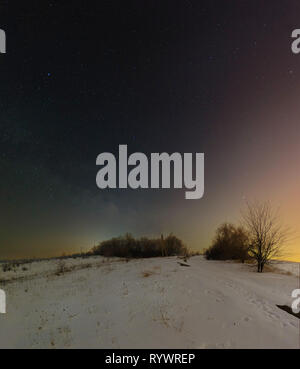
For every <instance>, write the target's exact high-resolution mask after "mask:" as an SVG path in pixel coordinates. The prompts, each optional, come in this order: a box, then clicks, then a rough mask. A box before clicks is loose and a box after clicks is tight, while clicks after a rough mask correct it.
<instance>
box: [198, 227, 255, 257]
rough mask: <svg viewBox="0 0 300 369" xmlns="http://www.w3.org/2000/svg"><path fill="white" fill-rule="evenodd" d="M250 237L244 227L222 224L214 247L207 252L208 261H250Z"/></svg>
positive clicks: (214, 241)
mask: <svg viewBox="0 0 300 369" xmlns="http://www.w3.org/2000/svg"><path fill="white" fill-rule="evenodd" d="M248 246H249V237H248V234H247V232H246V231H245V230H244V228H243V227H235V226H234V225H233V224H228V223H225V224H222V225H221V226H220V227H219V228H218V229H217V232H216V236H215V238H214V240H213V243H212V245H211V246H210V248H209V249H207V250H206V251H205V257H206V259H208V260H241V261H242V262H244V261H245V260H247V259H249V258H250V257H249V254H248V248H249V247H248Z"/></svg>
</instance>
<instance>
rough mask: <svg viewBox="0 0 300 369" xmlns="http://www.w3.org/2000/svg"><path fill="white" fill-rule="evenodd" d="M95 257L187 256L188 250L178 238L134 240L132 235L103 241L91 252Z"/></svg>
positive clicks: (170, 236)
mask: <svg viewBox="0 0 300 369" xmlns="http://www.w3.org/2000/svg"><path fill="white" fill-rule="evenodd" d="M91 254H93V255H102V256H106V257H113V256H117V257H124V258H150V257H158V256H174V255H186V254H187V248H186V247H185V246H184V244H183V242H182V241H181V240H180V239H179V238H177V237H176V236H174V235H172V234H170V235H169V236H167V237H166V238H164V237H163V236H161V237H160V238H147V237H141V238H138V239H136V238H134V237H133V236H132V235H131V234H126V235H125V236H120V237H115V238H112V239H110V240H106V241H102V242H101V243H100V244H99V245H97V246H95V247H94V248H93V249H92V250H91Z"/></svg>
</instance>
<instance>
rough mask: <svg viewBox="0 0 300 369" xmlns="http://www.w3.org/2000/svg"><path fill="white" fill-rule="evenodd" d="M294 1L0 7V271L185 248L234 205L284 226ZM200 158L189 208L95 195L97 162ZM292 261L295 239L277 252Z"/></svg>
mask: <svg viewBox="0 0 300 369" xmlns="http://www.w3.org/2000/svg"><path fill="white" fill-rule="evenodd" d="M299 12H300V3H299V1H297V0H285V1H282V0H281V1H279V0H273V1H272V2H271V1H270V0H269V1H264V0H251V1H238V0H235V1H233V0H227V1H221V0H219V1H215V0H209V1H204V0H203V1H193V0H164V1H161V2H159V1H126V2H125V1H117V0H111V1H101V2H98V4H97V5H95V4H94V3H93V2H89V1H75V0H74V1H72V2H69V3H68V2H58V1H46V0H45V1H43V2H32V1H26V2H24V1H14V0H11V1H9V5H8V1H1V5H0V28H1V29H4V30H5V32H6V37H7V54H0V82H1V85H0V178H1V185H0V209H1V211H0V222H1V228H0V259H1V258H2V259H4V258H23V257H48V256H54V255H61V254H62V253H72V252H79V251H87V250H89V249H90V248H91V247H92V246H93V245H94V244H95V243H97V242H99V241H101V240H104V239H106V238H110V237H113V236H118V235H120V234H124V233H125V232H131V233H132V234H133V235H135V236H141V235H145V236H157V235H160V234H161V233H165V234H166V233H169V232H173V233H175V234H176V235H178V236H179V237H180V238H182V239H183V240H184V241H185V243H186V244H187V245H188V246H189V247H191V248H192V249H195V250H202V249H203V248H206V247H207V246H208V245H209V243H210V241H211V238H212V237H213V234H214V231H215V229H216V227H217V226H218V225H219V224H220V223H222V222H224V221H232V222H238V220H239V217H240V211H241V209H242V208H243V206H244V204H245V200H249V201H257V200H258V201H264V200H268V201H270V202H271V203H272V204H273V205H274V206H276V207H277V206H279V207H280V209H281V214H282V217H283V221H284V222H286V223H287V224H288V225H289V226H290V227H292V228H293V229H295V230H296V231H297V230H298V228H299V222H300V196H299V188H300V171H299V158H300V145H299V142H300V103H299V96H300V56H299V55H294V54H292V52H291V42H292V39H291V33H292V31H293V30H294V29H295V28H300V20H299V16H298V15H299ZM120 144H127V145H128V150H129V152H135V151H139V152H144V153H145V154H147V155H150V153H151V152H169V153H172V152H181V153H184V152H200V153H201V152H204V153H205V194H204V197H203V198H202V199H201V200H185V198H184V190H182V191H181V190H151V189H149V190H130V189H116V190H99V189H98V188H97V186H96V182H95V178H96V174H97V170H98V169H99V168H97V167H96V165H95V161H96V157H97V155H98V154H99V153H101V152H106V151H107V152H112V153H115V154H117V151H118V146H119V145H120ZM289 252H290V256H289V259H291V260H300V239H298V238H297V237H296V238H295V240H293V242H292V244H291V245H289Z"/></svg>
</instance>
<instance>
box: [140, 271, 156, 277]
mask: <svg viewBox="0 0 300 369" xmlns="http://www.w3.org/2000/svg"><path fill="white" fill-rule="evenodd" d="M153 274H155V272H154V271H153V270H145V271H143V272H142V276H143V278H148V277H150V276H151V275H153Z"/></svg>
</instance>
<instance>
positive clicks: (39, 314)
mask: <svg viewBox="0 0 300 369" xmlns="http://www.w3.org/2000/svg"><path fill="white" fill-rule="evenodd" d="M178 261H179V260H178V259H177V258H176V257H170V258H151V259H137V260H130V261H126V260H121V259H117V258H116V259H110V260H109V259H105V258H102V257H90V258H77V259H66V260H64V262H65V265H64V273H61V274H58V273H57V271H58V266H59V264H60V263H61V261H59V260H54V259H52V260H45V261H35V262H31V263H27V264H24V265H20V266H18V267H15V270H11V271H7V272H3V271H2V268H1V264H0V281H1V280H2V281H4V280H5V283H0V288H2V289H4V290H5V292H6V296H7V313H6V314H0V348H123V349H129V348H156V349H161V348H181V349H185V348H191V349H192V348H196V349H197V348H299V334H300V330H299V328H300V327H299V322H300V320H299V319H297V318H296V317H294V316H292V315H290V314H288V313H286V312H285V311H283V310H281V309H279V308H277V307H276V305H291V302H292V299H291V293H292V290H294V289H296V288H299V278H298V276H297V270H299V264H298V263H283V262H281V263H279V264H280V265H279V264H278V263H277V264H276V268H278V269H280V270H282V271H283V272H282V273H274V272H267V273H263V274H259V273H256V272H255V267H254V266H252V265H248V264H239V263H233V262H217V261H207V260H205V259H203V257H202V256H194V257H192V258H190V259H189V260H188V264H189V265H190V267H184V266H180V265H179V264H178ZM286 264H288V266H286ZM290 264H291V265H290ZM292 264H293V265H292ZM24 267H26V268H27V270H22V269H23V268H24ZM291 270H294V271H295V274H294V275H293V274H289V275H287V274H286V273H285V272H286V271H289V272H291ZM291 273H292V272H291Z"/></svg>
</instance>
